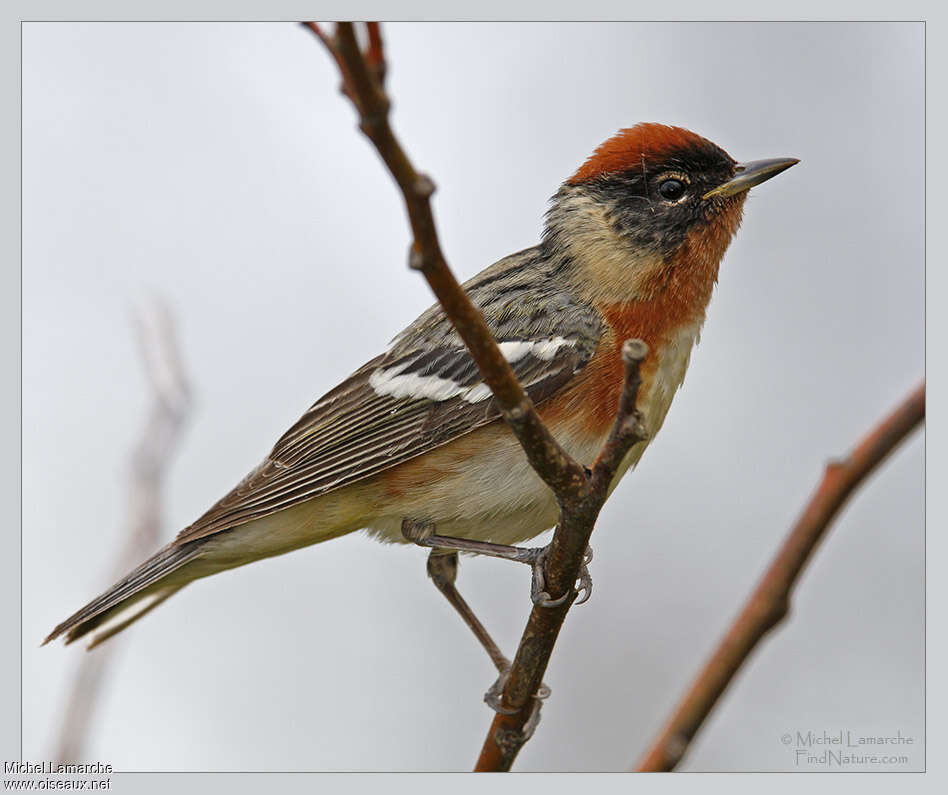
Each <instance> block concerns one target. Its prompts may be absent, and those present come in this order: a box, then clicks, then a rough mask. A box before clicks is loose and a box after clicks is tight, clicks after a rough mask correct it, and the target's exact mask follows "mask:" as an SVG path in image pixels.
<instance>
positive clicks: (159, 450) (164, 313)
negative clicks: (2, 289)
mask: <svg viewBox="0 0 948 795" xmlns="http://www.w3.org/2000/svg"><path fill="white" fill-rule="evenodd" d="M133 320H134V325H135V329H136V332H137V334H138V340H139V344H140V348H141V356H142V361H143V363H144V366H145V373H146V376H147V378H148V381H149V384H150V386H151V390H152V393H153V396H154V403H153V405H152V407H151V410H150V412H149V415H148V420H147V422H146V424H145V428H144V429H143V431H142V436H141V438H140V439H139V441H138V443H137V444H136V445H135V448H134V449H133V451H132V455H131V466H130V470H131V471H130V483H129V488H130V496H129V503H128V520H127V521H128V535H127V537H126V543H125V548H124V549H123V550H122V554H121V556H120V559H119V561H118V564H117V565H116V567H115V568H116V572H117V573H118V575H121V574H124V573H125V572H126V571H127V570H128V569H130V568H131V567H132V566H135V565H137V564H138V563H140V562H141V559H142V558H143V557H144V556H145V555H147V554H148V553H150V552H151V551H152V549H153V547H154V546H155V545H156V543H157V542H158V541H159V535H160V525H161V486H162V480H163V478H164V474H165V471H166V469H167V466H168V462H169V460H170V458H171V455H172V453H173V452H174V447H175V445H176V444H177V442H178V440H179V438H180V432H181V429H182V427H183V424H184V422H185V420H186V418H187V415H188V412H189V410H190V407H191V396H190V387H189V385H188V380H187V377H186V375H185V372H184V368H183V366H182V364H181V357H180V355H179V352H178V347H177V344H176V342H175V334H174V325H173V322H172V319H171V316H170V314H169V313H168V310H167V308H166V307H165V306H164V305H163V304H161V303H159V302H157V301H155V302H154V303H152V304H151V305H150V306H148V307H147V308H146V309H143V310H141V311H139V312H137V313H136V314H135V315H134V318H133ZM114 648H115V647H114V645H113V644H108V645H107V646H105V647H104V648H100V649H98V650H97V651H95V652H94V653H89V654H86V655H83V659H82V661H81V662H80V663H79V669H78V671H77V672H76V677H75V680H74V681H73V685H72V690H71V692H70V695H69V699H68V702H67V705H66V709H65V712H64V718H63V723H62V725H61V727H60V732H59V739H58V742H57V752H56V758H57V759H58V760H60V761H62V762H74V761H78V760H80V759H81V756H82V752H83V747H84V745H85V742H86V739H87V736H88V729H89V725H90V723H91V721H92V717H93V712H94V710H95V707H96V706H97V704H98V696H99V691H100V688H101V685H102V683H103V681H104V678H103V675H104V673H105V670H106V667H107V665H108V663H109V661H110V660H111V659H112V650H113V649H114Z"/></svg>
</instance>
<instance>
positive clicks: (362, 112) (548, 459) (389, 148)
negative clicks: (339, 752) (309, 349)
mask: <svg viewBox="0 0 948 795" xmlns="http://www.w3.org/2000/svg"><path fill="white" fill-rule="evenodd" d="M304 25H305V26H306V27H307V28H308V29H309V30H311V31H312V32H313V33H315V34H316V35H317V36H318V37H319V40H320V41H321V42H322V43H323V44H324V45H325V46H326V48H327V49H328V50H329V52H330V54H331V56H332V57H333V59H334V60H335V62H336V64H337V65H338V67H339V70H340V73H341V75H342V82H343V93H344V94H345V95H346V96H348V97H349V98H350V99H351V100H352V102H353V104H354V105H355V107H356V109H357V111H358V113H359V121H360V123H359V127H360V129H361V130H362V132H363V133H365V135H366V136H368V138H369V139H370V140H371V141H372V143H373V144H374V145H375V148H376V150H377V151H378V153H379V155H381V157H382V160H383V161H384V162H385V165H386V167H387V168H388V170H389V172H390V173H391V174H392V176H393V177H394V178H395V181H396V183H397V184H398V187H399V189H400V190H401V192H402V196H403V198H404V201H405V206H406V209H407V211H408V219H409V222H410V224H411V229H412V235H413V240H412V244H411V251H410V255H409V264H410V266H411V267H412V268H414V269H416V270H419V271H421V273H422V274H423V275H424V277H425V279H427V281H428V284H429V285H430V287H431V289H432V291H433V292H434V294H435V296H437V298H438V301H439V302H440V304H441V307H442V309H443V310H444V312H445V315H446V316H447V317H448V318H449V319H450V320H451V322H452V324H453V325H454V328H455V329H456V330H457V332H458V334H459V335H460V337H461V339H462V340H463V341H464V344H465V345H466V346H467V348H468V350H469V351H470V353H471V356H472V357H473V358H474V361H475V362H476V363H477V366H478V368H479V369H480V372H481V375H482V376H483V378H484V381H485V383H486V384H487V385H488V386H489V387H490V389H491V391H492V392H493V395H494V399H495V400H496V401H497V404H498V405H499V406H500V409H501V412H502V415H503V417H504V419H505V421H506V422H507V424H508V425H509V426H510V428H511V430H512V431H513V433H514V434H515V436H516V437H517V440H518V441H519V442H520V445H521V446H522V447H523V450H524V452H525V453H526V455H527V458H528V460H529V461H530V464H531V466H532V467H533V468H534V470H535V471H536V472H537V474H538V475H539V476H540V477H541V478H542V479H543V481H544V482H545V483H546V484H547V485H548V486H549V487H550V488H551V489H552V490H553V492H554V493H555V495H556V497H557V500H558V502H559V505H560V509H561V510H560V517H559V522H558V523H557V527H556V531H555V532H554V535H553V540H552V542H551V543H550V548H549V552H548V554H547V555H546V560H545V563H544V570H543V574H544V580H545V583H546V588H545V590H546V592H547V593H549V594H550V596H551V598H553V599H554V600H555V599H559V598H562V600H563V601H562V602H561V603H560V604H559V605H558V606H557V607H536V606H535V607H534V608H533V610H532V611H531V614H530V618H529V620H528V623H527V627H526V629H525V630H524V634H523V637H522V638H521V641H520V646H519V648H518V649H517V654H516V656H515V658H514V662H513V665H512V667H511V670H510V671H509V673H508V676H507V679H506V683H505V686H504V690H503V693H502V695H501V704H502V706H503V708H504V709H505V711H508V712H511V713H512V714H504V715H501V714H498V716H497V717H496V718H495V720H494V722H493V725H492V726H491V730H490V732H489V733H488V736H487V739H486V740H485V742H484V748H483V750H482V752H481V757H480V759H479V761H478V764H477V768H476V769H477V770H507V769H509V768H510V766H511V765H512V764H513V761H514V759H515V758H516V755H517V752H518V751H519V750H520V747H521V746H522V745H523V743H524V742H526V741H527V740H528V739H529V736H530V733H531V731H524V729H525V727H527V724H528V722H529V721H530V719H531V716H532V715H533V713H534V709H533V707H534V704H535V701H534V694H536V693H537V692H538V690H539V688H540V685H541V682H542V679H543V674H544V672H545V670H546V666H547V664H548V663H549V659H550V655H551V654H552V651H553V645H554V643H555V642H556V637H557V635H558V634H559V630H560V627H561V626H562V624H563V620H564V618H565V617H566V613H567V611H568V610H569V608H570V606H571V605H572V603H573V601H574V600H575V598H576V592H575V584H576V580H577V578H578V576H579V572H580V568H581V566H582V564H583V559H584V556H585V553H586V547H587V545H588V543H589V537H590V534H591V533H592V529H593V526H594V524H595V521H596V518H597V517H598V515H599V511H600V509H601V508H602V505H603V503H604V502H605V500H606V497H607V496H608V489H609V485H610V484H611V482H612V479H613V477H614V475H615V472H616V470H617V468H618V466H619V464H620V463H621V461H622V459H623V458H624V456H625V454H626V453H627V452H628V451H629V449H630V448H631V447H632V445H633V444H635V443H636V442H638V441H642V440H644V438H645V433H644V429H643V427H642V419H641V417H640V416H639V414H638V413H637V412H636V411H635V399H636V395H637V393H638V386H639V377H638V371H639V366H640V364H641V362H642V360H643V359H644V358H645V356H646V355H647V353H648V348H647V346H645V344H644V343H641V342H638V341H627V342H626V344H625V346H624V347H623V357H624V359H625V362H626V383H625V389H624V393H623V397H622V400H621V401H620V406H619V412H618V417H617V419H616V423H615V426H614V428H613V431H612V433H611V434H610V437H609V440H608V441H607V443H606V445H605V446H604V448H603V451H602V453H601V454H600V456H599V458H598V460H597V461H596V464H595V465H594V467H593V470H592V472H591V474H587V471H586V469H585V467H583V466H582V465H581V464H579V463H577V462H576V461H575V460H573V459H572V458H571V457H570V456H569V454H568V453H567V452H566V451H565V450H564V449H563V448H562V447H561V446H560V445H559V444H558V443H557V441H556V440H555V439H554V438H553V436H552V434H551V433H550V431H549V430H548V429H547V427H546V426H545V425H544V424H543V422H542V420H541V419H540V417H539V415H538V414H537V411H536V408H535V407H534V405H533V402H532V401H531V400H530V398H529V396H528V395H527V393H526V392H525V391H524V389H523V386H522V385H521V384H520V383H519V381H518V380H517V378H516V376H515V375H514V373H513V370H512V369H511V367H510V364H509V363H508V362H507V360H506V359H505V358H504V357H503V355H502V354H501V352H500V348H499V347H498V345H497V341H496V340H495V339H494V336H493V334H492V333H491V331H490V329H489V328H488V326H487V324H486V322H485V321H484V318H483V316H482V315H481V313H480V311H479V310H478V309H477V308H476V307H475V306H474V305H473V304H472V303H471V301H470V299H469V298H468V296H467V294H466V293H465V292H464V290H463V288H462V287H461V286H460V284H458V281H457V279H455V277H454V274H453V273H452V272H451V269H450V268H449V267H448V264H447V262H446V260H445V257H444V254H443V252H442V251H441V245H440V243H439V240H438V235H437V231H436V228H435V223H434V217H433V215H432V211H431V202H430V199H431V195H432V194H433V193H434V190H435V186H434V183H433V182H432V181H431V179H430V178H429V177H428V176H426V175H424V174H421V173H419V172H418V171H416V170H415V168H414V166H413V165H412V163H411V161H410V160H409V158H408V156H407V155H406V153H405V151H404V149H402V147H401V144H400V143H399V142H398V140H397V138H396V137H395V134H394V133H393V131H392V128H391V126H390V124H389V120H388V114H389V109H390V106H391V103H390V101H389V98H388V95H387V94H386V92H385V87H384V75H385V57H384V49H383V43H382V37H381V32H380V29H379V25H378V23H374V22H370V23H368V24H367V33H368V48H367V50H366V52H364V53H363V52H362V51H361V50H360V48H359V44H358V42H357V40H356V35H355V29H354V27H353V24H352V23H350V22H340V23H338V24H337V26H336V33H335V35H334V36H332V37H330V36H328V35H326V34H325V33H324V32H323V31H322V29H321V28H320V27H319V26H318V25H317V24H316V23H315V22H308V23H304Z"/></svg>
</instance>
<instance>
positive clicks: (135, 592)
mask: <svg viewBox="0 0 948 795" xmlns="http://www.w3.org/2000/svg"><path fill="white" fill-rule="evenodd" d="M200 546H201V545H200V544H183V545H181V546H176V545H175V544H174V543H171V544H168V545H167V546H166V547H163V548H162V549H160V550H158V552H156V553H155V554H154V555H153V556H152V557H150V558H149V559H148V560H146V561H145V562H144V563H142V565H141V566H139V567H138V568H137V569H135V570H134V571H132V572H131V573H129V574H128V575H126V576H125V577H123V578H122V579H121V580H119V581H118V582H117V583H115V585H113V586H112V587H111V588H109V590H107V591H106V592H105V593H103V594H102V595H101V596H98V597H96V598H95V599H93V600H92V601H91V602H89V604H87V605H86V606H85V607H83V608H81V609H80V610H78V611H76V612H75V613H73V614H72V615H71V616H69V618H67V619H66V620H65V621H63V622H62V623H61V624H59V625H57V626H56V628H55V629H53V631H52V632H50V633H49V635H48V636H47V637H46V640H44V641H43V644H42V645H44V646H45V645H46V644H47V643H49V642H50V641H51V640H54V639H56V638H58V637H59V636H60V635H62V634H64V633H65V635H66V643H67V644H69V643H72V642H73V641H74V640H76V639H78V638H81V637H82V636H83V635H85V634H87V633H88V632H91V631H92V630H94V629H97V628H99V627H102V626H103V625H105V624H107V623H108V624H110V626H108V627H107V628H106V629H105V631H104V632H103V633H101V634H99V635H97V636H96V637H95V638H94V639H93V641H92V643H91V644H90V648H91V647H92V646H95V645H97V644H98V643H101V642H102V641H103V640H105V639H106V638H110V637H112V635H114V634H115V633H116V632H119V631H121V630H122V629H124V628H125V627H127V626H128V625H129V624H131V623H132V622H133V621H135V620H137V619H139V618H141V617H142V616H143V615H145V614H146V613H147V612H149V611H150V610H151V609H152V608H154V607H156V606H157V605H159V604H160V603H161V602H163V601H164V600H165V599H167V598H168V597H169V596H171V595H172V594H173V593H175V592H176V591H178V590H179V589H180V588H182V587H183V586H184V583H175V584H164V585H162V583H161V582H160V581H161V580H163V579H165V578H166V577H167V576H168V575H169V574H171V573H172V572H174V571H175V570H177V569H179V568H181V567H182V566H183V565H184V564H185V563H187V562H188V561H190V560H193V559H194V558H195V557H196V556H197V554H198V553H199V549H200ZM146 589H148V590H147V591H146ZM142 602H144V603H145V604H141V603H142ZM132 607H138V608H139V609H137V610H136V611H135V612H134V613H133V614H129V615H128V617H126V616H125V611H126V609H129V608H132ZM119 618H121V620H120V622H119V623H117V624H115V625H114V626H113V625H111V622H112V620H113V619H119Z"/></svg>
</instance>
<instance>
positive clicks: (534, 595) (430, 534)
mask: <svg viewBox="0 0 948 795" xmlns="http://www.w3.org/2000/svg"><path fill="white" fill-rule="evenodd" d="M434 531H435V525H434V523H433V522H429V521H424V520H418V519H405V520H404V521H403V522H402V535H404V536H405V538H407V539H408V540H409V541H411V542H412V543H415V544H417V545H418V546H421V547H429V548H430V549H442V550H451V551H453V552H470V553H472V554H474V555H489V556H490V557H494V558H503V559H504V560H513V561H516V562H518V563H527V564H529V565H530V566H531V568H532V569H533V579H532V582H531V584H530V598H531V600H532V601H533V603H534V604H536V605H539V606H540V607H558V606H559V605H561V604H563V602H565V601H566V599H567V598H568V597H569V596H570V593H569V592H568V591H567V592H566V593H565V594H563V595H562V596H561V597H560V598H559V599H553V598H552V597H551V596H550V594H549V593H547V592H546V590H545V589H546V581H545V578H544V576H543V560H544V557H545V556H546V553H547V552H548V551H549V549H550V547H549V545H547V546H545V547H515V546H510V545H508V544H493V543H491V542H490V541H475V540H473V539H469V538H455V537H453V536H439V535H437V534H435V532H434ZM592 556H593V553H592V548H591V547H586V554H585V555H584V556H583V566H582V568H581V569H580V572H579V580H578V582H579V588H578V589H577V590H576V594H577V596H579V599H577V601H576V604H580V605H581V604H582V603H583V602H585V601H586V600H587V599H589V597H590V596H591V595H592V577H590V576H589V568H588V565H589V562H590V561H591V560H592Z"/></svg>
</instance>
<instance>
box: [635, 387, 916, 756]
mask: <svg viewBox="0 0 948 795" xmlns="http://www.w3.org/2000/svg"><path fill="white" fill-rule="evenodd" d="M924 417H925V384H924V382H922V384H921V385H920V386H918V387H917V388H916V389H915V390H914V391H913V392H912V393H911V394H910V395H909V396H908V397H907V398H906V399H905V400H904V401H903V402H902V404H901V405H899V406H898V407H897V408H896V409H895V410H894V411H893V412H892V413H891V414H889V416H888V417H886V418H885V419H884V420H882V421H881V422H880V423H879V424H878V425H877V426H876V427H875V428H874V429H873V430H872V431H871V432H870V433H869V434H868V435H867V436H865V437H864V438H863V439H862V440H861V441H860V442H859V443H858V444H857V445H856V447H855V448H853V450H852V451H851V452H850V454H849V455H848V456H847V457H846V458H845V459H843V460H841V461H831V462H830V463H829V464H827V467H826V474H825V475H824V476H823V480H822V481H821V482H820V484H819V486H818V487H817V489H816V491H815V492H814V493H813V496H812V497H811V498H810V501H809V503H808V504H807V506H806V508H804V510H803V513H802V514H801V516H800V518H799V519H798V520H797V523H796V525H794V527H793V529H792V530H791V531H790V533H789V534H788V535H787V537H786V539H785V540H784V542H783V546H782V547H781V548H780V551H779V552H778V553H777V555H776V557H775V558H774V559H773V561H772V562H771V564H770V566H769V567H768V569H767V571H766V572H765V573H764V575H763V577H762V578H761V580H760V582H759V583H758V585H757V587H756V588H755V589H754V591H753V593H752V594H751V595H750V597H749V598H748V600H747V602H746V604H745V605H744V608H743V610H741V612H740V614H739V615H738V617H737V618H736V619H735V621H734V623H733V624H732V626H731V628H730V629H729V630H728V631H727V634H725V636H724V638H723V639H722V640H721V642H720V644H719V645H718V647H717V649H716V650H715V652H714V654H712V656H711V658H710V659H709V660H708V662H707V663H706V664H705V666H704V668H703V669H702V671H701V673H700V674H698V677H697V679H695V681H694V683H693V684H692V686H691V689H690V690H689V691H688V693H687V695H686V696H685V698H684V699H683V700H682V702H681V703H680V704H679V705H678V707H677V708H676V709H675V711H674V712H673V713H672V716H671V718H670V719H669V720H668V722H667V723H666V724H665V727H664V728H663V729H662V730H661V732H660V733H659V735H658V737H657V739H656V740H655V741H654V742H653V743H652V746H651V748H650V749H649V750H648V752H647V753H646V754H645V756H644V758H643V759H642V761H641V762H640V763H639V767H638V770H640V771H652V772H654V771H668V770H672V769H674V767H675V766H676V765H677V764H678V763H679V762H680V761H681V759H682V757H683V756H684V755H685V752H686V751H687V750H688V746H689V744H690V743H691V741H692V740H693V739H694V737H695V734H697V732H698V729H699V728H701V724H702V723H703V722H704V719H705V718H707V717H708V715H709V713H710V712H711V710H712V709H713V707H714V705H715V703H716V702H717V700H718V698H719V697H720V696H721V694H722V693H723V692H724V690H725V689H726V688H727V686H728V684H729V683H730V682H731V680H732V679H733V678H734V676H735V675H736V674H737V672H738V670H739V669H740V667H741V665H743V663H744V661H745V660H746V659H747V657H748V656H749V655H750V653H751V652H752V651H753V649H754V647H755V646H756V645H757V644H758V643H759V642H760V640H761V639H762V638H763V637H764V635H766V634H767V633H768V632H769V631H770V630H772V629H773V628H774V627H775V626H776V625H777V624H778V623H780V621H781V620H782V619H783V618H784V617H785V616H786V615H787V611H788V608H789V605H790V595H791V593H792V591H793V588H794V586H795V584H796V581H797V579H798V578H799V576H800V573H801V572H802V571H803V568H804V566H805V565H806V563H807V561H808V560H809V558H810V556H811V555H812V553H813V551H814V550H815V549H816V546H817V544H819V542H820V540H821V539H822V538H823V536H824V535H825V534H826V531H827V529H828V528H829V525H830V523H831V522H832V521H833V518H834V517H835V516H836V514H837V513H838V512H839V510H840V508H842V507H843V505H844V504H845V503H846V500H847V499H848V498H849V495H850V494H852V492H853V491H855V489H856V488H857V487H858V486H859V485H861V484H862V482H863V481H864V480H865V479H866V478H867V477H868V476H869V474H870V473H871V472H872V471H873V470H874V469H875V468H876V467H877V466H878V465H879V464H880V463H881V462H882V461H883V460H884V459H885V458H886V456H887V455H888V454H889V453H890V452H892V450H894V449H895V448H896V447H897V446H898V444H899V443H900V442H901V441H902V440H903V439H904V438H905V437H906V436H908V434H909V433H910V432H911V431H912V430H914V428H915V427H916V426H917V425H919V424H920V423H921V422H922V420H923V419H924Z"/></svg>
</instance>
